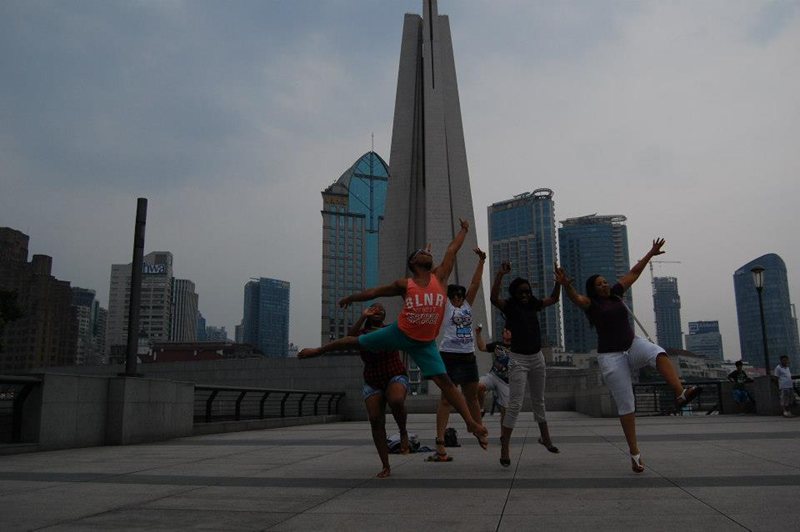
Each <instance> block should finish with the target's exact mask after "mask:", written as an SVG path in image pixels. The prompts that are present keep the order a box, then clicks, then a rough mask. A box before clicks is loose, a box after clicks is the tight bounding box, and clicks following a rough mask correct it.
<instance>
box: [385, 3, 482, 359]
mask: <svg viewBox="0 0 800 532" xmlns="http://www.w3.org/2000/svg"><path fill="white" fill-rule="evenodd" d="M423 13H424V14H423V16H419V15H416V14H406V16H405V21H404V24H403V34H402V35H403V37H402V41H401V44H400V63H399V69H398V76H397V93H396V98H395V108H394V124H393V128H392V147H391V154H390V160H389V168H391V176H392V177H391V179H390V180H389V188H388V191H387V195H386V211H385V214H384V223H383V224H381V239H380V246H379V247H380V267H379V268H380V282H381V283H382V284H383V283H390V282H392V281H394V280H395V279H399V278H402V277H405V276H407V275H408V270H407V268H406V261H407V259H408V256H409V255H410V254H411V253H412V252H413V251H415V250H417V249H420V248H424V247H425V246H426V245H427V244H428V243H430V244H431V246H432V251H433V255H434V261H439V260H441V258H442V256H443V254H444V252H445V250H446V249H447V245H448V244H449V243H450V242H451V241H452V239H453V237H454V236H455V235H456V234H457V233H458V231H459V230H460V224H459V218H463V219H466V220H468V221H469V222H470V223H471V224H472V228H471V230H470V232H469V234H468V235H467V237H466V240H465V241H464V248H463V249H464V251H462V252H461V253H459V254H458V257H457V258H456V264H455V267H454V268H453V273H452V275H451V277H450V279H449V282H450V283H456V284H461V285H464V286H466V285H468V284H469V282H470V279H471V278H472V274H473V272H474V271H475V266H476V265H477V262H478V258H477V256H476V255H475V254H474V253H472V252H471V251H470V250H471V249H473V248H475V247H476V246H477V237H476V234H475V224H474V221H475V216H474V210H473V207H472V192H471V189H470V181H469V169H468V167H467V152H466V146H465V144H464V130H463V125H462V122H461V105H460V103H459V99H458V81H457V80H456V66H455V60H454V57H453V42H452V39H451V36H450V23H449V21H448V18H447V17H446V16H443V15H442V16H440V15H439V14H438V9H437V4H436V0H425V1H424V4H423ZM400 303H401V300H400V298H387V299H385V300H384V305H385V306H386V312H387V316H389V318H390V319H393V318H394V317H395V316H397V314H398V312H399V310H400ZM472 316H473V321H474V322H475V323H486V308H485V305H484V299H483V292H482V291H480V292H479V293H478V295H477V297H476V298H475V302H474V303H473V305H472ZM487 360H488V359H487ZM487 364H488V362H487Z"/></svg>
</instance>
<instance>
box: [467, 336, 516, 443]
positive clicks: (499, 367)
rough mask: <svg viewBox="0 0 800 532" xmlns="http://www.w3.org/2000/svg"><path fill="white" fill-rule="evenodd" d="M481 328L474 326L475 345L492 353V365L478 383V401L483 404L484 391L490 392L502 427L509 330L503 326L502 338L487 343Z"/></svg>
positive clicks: (505, 394)
mask: <svg viewBox="0 0 800 532" xmlns="http://www.w3.org/2000/svg"><path fill="white" fill-rule="evenodd" d="M481 329H482V328H481V326H480V325H478V326H477V327H476V328H475V345H476V346H477V347H478V351H483V352H485V353H492V367H491V368H490V369H489V373H487V374H486V375H484V376H482V377H481V379H480V382H479V383H478V403H479V404H480V405H481V406H483V401H484V399H485V397H486V392H492V393H493V394H494V397H495V400H496V401H497V405H498V406H499V408H500V426H501V427H502V426H503V420H504V419H505V417H506V407H507V406H508V395H509V391H508V360H509V358H508V352H509V350H510V349H511V331H509V330H508V329H507V328H505V327H503V335H502V340H501V341H499V342H491V343H489V344H487V343H486V342H484V340H483V336H482V335H481Z"/></svg>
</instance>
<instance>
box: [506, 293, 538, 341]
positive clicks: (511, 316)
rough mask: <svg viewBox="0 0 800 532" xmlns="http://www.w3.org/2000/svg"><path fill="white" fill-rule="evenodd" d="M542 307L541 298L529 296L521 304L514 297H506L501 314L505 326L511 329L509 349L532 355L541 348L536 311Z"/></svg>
mask: <svg viewBox="0 0 800 532" xmlns="http://www.w3.org/2000/svg"><path fill="white" fill-rule="evenodd" d="M543 308H544V304H543V303H542V300H541V299H538V298H536V297H535V296H531V299H530V301H529V302H528V303H527V304H525V305H523V304H522V303H520V302H519V301H517V300H516V299H513V298H512V299H507V300H506V304H505V309H504V310H503V314H505V316H506V328H507V329H508V330H509V331H511V351H512V352H514V353H519V354H522V355H533V354H535V353H538V352H539V351H541V349H542V332H541V331H540V330H539V316H538V315H537V313H538V312H539V311H540V310H542V309H543Z"/></svg>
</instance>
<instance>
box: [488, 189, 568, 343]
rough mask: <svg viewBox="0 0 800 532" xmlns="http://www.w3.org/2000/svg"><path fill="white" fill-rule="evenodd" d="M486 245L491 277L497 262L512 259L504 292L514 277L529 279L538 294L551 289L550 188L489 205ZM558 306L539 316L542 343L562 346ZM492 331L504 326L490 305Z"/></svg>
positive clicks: (553, 254)
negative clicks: (489, 252) (489, 259)
mask: <svg viewBox="0 0 800 532" xmlns="http://www.w3.org/2000/svg"><path fill="white" fill-rule="evenodd" d="M488 211H489V216H488V218H489V248H490V250H491V276H492V277H491V278H492V279H494V275H495V272H497V270H498V269H499V268H500V263H502V262H504V261H508V262H510V263H511V275H507V276H505V277H504V278H503V296H502V297H508V284H509V283H510V282H511V280H512V279H513V278H515V277H522V278H523V279H528V281H530V283H531V288H532V289H533V292H534V294H535V295H536V297H538V298H544V297H546V296H548V295H549V294H550V291H551V290H552V289H553V263H554V262H556V225H555V209H554V204H553V191H552V190H550V189H549V188H540V189H537V190H534V191H533V192H526V193H524V194H519V195H517V196H514V197H513V198H512V199H510V200H506V201H501V202H499V203H494V204H492V205H490V206H489V209H488ZM560 316H561V313H560V312H559V306H558V305H553V306H551V307H548V308H546V309H545V310H544V311H543V312H542V313H541V314H540V316H539V322H540V326H541V330H542V345H544V346H550V347H560V346H561V319H560ZM492 324H493V328H492V332H493V334H494V336H495V337H497V336H498V335H499V333H500V331H501V330H502V327H503V315H502V313H501V312H499V311H498V310H497V309H496V308H494V307H492Z"/></svg>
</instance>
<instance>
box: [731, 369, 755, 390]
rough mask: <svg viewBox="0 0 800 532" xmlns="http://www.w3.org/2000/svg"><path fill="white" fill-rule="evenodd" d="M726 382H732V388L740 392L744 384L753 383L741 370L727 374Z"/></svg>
mask: <svg viewBox="0 0 800 532" xmlns="http://www.w3.org/2000/svg"><path fill="white" fill-rule="evenodd" d="M728 380H729V381H733V383H734V384H735V386H734V388H736V389H739V390H742V389H744V384H745V383H746V382H753V379H751V378H750V377H749V376H748V375H747V372H745V371H744V370H743V369H735V370H733V371H731V372H730V373H729V374H728Z"/></svg>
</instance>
